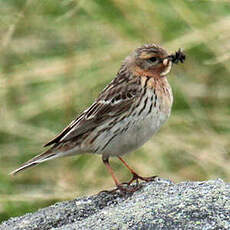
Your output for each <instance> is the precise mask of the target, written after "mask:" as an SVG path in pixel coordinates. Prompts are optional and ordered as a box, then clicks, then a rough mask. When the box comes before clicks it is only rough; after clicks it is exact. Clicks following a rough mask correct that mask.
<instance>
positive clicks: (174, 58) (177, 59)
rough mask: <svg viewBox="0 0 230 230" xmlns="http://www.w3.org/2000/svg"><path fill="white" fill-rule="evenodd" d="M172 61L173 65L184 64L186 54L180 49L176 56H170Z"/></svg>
mask: <svg viewBox="0 0 230 230" xmlns="http://www.w3.org/2000/svg"><path fill="white" fill-rule="evenodd" d="M168 58H170V59H171V61H172V63H174V64H177V63H179V62H181V63H183V62H184V61H185V58H186V56H185V54H184V53H183V52H182V51H181V49H179V50H178V51H177V52H176V53H175V54H171V55H169V56H168Z"/></svg>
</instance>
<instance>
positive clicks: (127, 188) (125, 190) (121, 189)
mask: <svg viewBox="0 0 230 230" xmlns="http://www.w3.org/2000/svg"><path fill="white" fill-rule="evenodd" d="M140 188H142V185H140V184H135V185H130V184H128V183H121V184H118V185H117V187H116V188H115V189H113V190H109V191H108V190H104V191H101V192H100V193H102V192H106V193H109V194H115V193H117V192H118V193H120V194H121V195H130V194H133V193H134V192H136V191H137V190H139V189H140Z"/></svg>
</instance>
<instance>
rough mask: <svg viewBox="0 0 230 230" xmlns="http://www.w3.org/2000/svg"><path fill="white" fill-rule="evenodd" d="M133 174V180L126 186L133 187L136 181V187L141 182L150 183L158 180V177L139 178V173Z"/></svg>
mask: <svg viewBox="0 0 230 230" xmlns="http://www.w3.org/2000/svg"><path fill="white" fill-rule="evenodd" d="M132 174H133V177H132V179H131V180H130V181H129V182H127V183H125V184H128V185H131V184H132V183H133V182H134V181H136V185H138V184H139V180H143V181H146V182H150V181H154V180H155V179H156V177H157V176H151V177H142V176H139V175H138V174H137V173H132Z"/></svg>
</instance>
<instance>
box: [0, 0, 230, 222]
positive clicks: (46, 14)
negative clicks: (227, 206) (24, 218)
mask: <svg viewBox="0 0 230 230" xmlns="http://www.w3.org/2000/svg"><path fill="white" fill-rule="evenodd" d="M0 15H1V16H0V105H1V106H0V119H1V120H0V220H1V221H2V220H5V219H8V218H9V217H12V216H17V215H22V214H24V213H27V212H30V211H35V210H37V209H38V208H41V207H45V206H48V205H50V204H52V203H55V202H57V201H60V200H68V199H73V198H75V197H78V196H82V195H87V194H94V193H97V192H99V191H100V190H103V189H110V188H112V187H113V186H114V185H113V181H112V179H111V177H110V175H109V174H108V173H107V171H106V169H105V167H104V165H103V164H102V163H101V158H100V157H98V156H93V155H84V156H77V157H71V158H65V159H58V160H54V161H50V162H46V163H44V164H42V165H40V166H38V167H36V168H33V169H31V170H28V171H26V172H24V173H23V174H21V175H18V176H17V177H10V176H8V173H9V172H10V171H11V170H13V169H15V168H16V167H18V166H19V165H20V164H21V163H23V162H24V161H26V160H28V159H29V158H31V157H33V156H34V155H35V154H37V153H39V152H41V151H42V150H43V148H42V145H43V144H44V143H46V142H47V141H48V140H49V139H51V138H52V137H54V136H55V135H56V134H57V133H58V132H60V131H61V130H62V129H63V128H64V127H65V125H67V124H68V123H69V122H70V121H71V120H72V119H73V118H74V117H76V116H77V115H78V114H79V113H80V112H81V111H82V110H84V109H85V108H87V106H89V105H90V104H91V103H92V102H93V100H94V98H95V97H96V96H97V95H98V93H99V92H100V91H101V90H102V88H104V86H105V85H106V84H107V83H108V82H110V80H111V79H113V77H114V76H115V74H116V72H117V70H118V68H119V66H120V63H121V61H122V60H123V59H124V58H125V57H126V56H127V55H128V54H129V53H130V52H131V51H132V50H133V49H134V48H136V47H138V46H140V45H142V44H144V43H157V44H160V45H162V46H163V47H165V48H166V49H167V50H168V51H170V52H174V51H175V50H177V49H178V48H180V47H181V48H183V49H184V50H185V52H186V54H187V60H186V62H185V64H184V65H176V66H174V68H173V70H172V73H171V74H170V76H169V81H170V83H171V85H172V87H173V91H174V97H175V102H174V106H173V110H172V115H171V117H170V119H169V121H168V122H167V124H166V125H165V126H164V127H163V128H162V129H161V131H160V132H159V133H158V135H156V136H155V137H154V138H152V139H151V141H149V142H148V143H146V144H145V145H144V146H143V147H142V148H140V149H138V150H137V151H135V152H133V153H131V154H129V155H127V156H125V159H126V160H127V161H128V162H129V164H130V165H131V166H133V167H134V168H135V169H136V170H137V171H138V172H139V173H140V174H142V175H146V176H151V175H159V176H161V177H164V178H170V179H172V180H173V181H175V182H179V181H184V180H208V179H215V178H222V179H224V180H225V181H229V179H230V151H229V149H230V76H229V75H230V43H229V40H230V2H229V1H228V0H226V1H224V0H193V1H192V0H186V1H185V0H184V1H183V0H173V1H170V0H164V1H162V0H145V1H144V0H142V1H140V0H132V1H123V0H94V1H93V0H92V1H91V0H88V1H86V0H62V1H57V0H56V1H55V0H40V1H38V0H27V1H23V0H14V1H13V0H0ZM111 162H112V166H113V168H114V169H115V171H116V173H117V175H118V177H119V178H120V180H121V181H126V180H128V179H129V178H130V175H129V173H128V171H127V170H126V169H125V168H124V167H123V166H122V165H121V163H120V162H119V161H118V160H117V159H113V160H112V161H111Z"/></svg>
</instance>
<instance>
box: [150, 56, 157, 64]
mask: <svg viewBox="0 0 230 230" xmlns="http://www.w3.org/2000/svg"><path fill="white" fill-rule="evenodd" d="M149 61H150V62H152V63H157V62H158V58H157V57H151V58H149Z"/></svg>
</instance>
